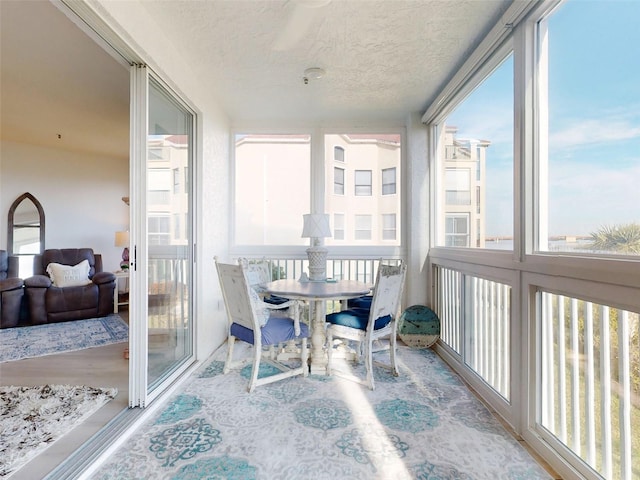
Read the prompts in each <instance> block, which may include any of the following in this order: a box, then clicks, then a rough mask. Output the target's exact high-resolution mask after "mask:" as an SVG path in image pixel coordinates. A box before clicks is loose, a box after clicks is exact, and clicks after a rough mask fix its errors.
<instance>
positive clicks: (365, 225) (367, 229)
mask: <svg viewBox="0 0 640 480" xmlns="http://www.w3.org/2000/svg"><path fill="white" fill-rule="evenodd" d="M354 225H355V230H354V237H355V239H356V240H371V215H356V216H355V217H354Z"/></svg>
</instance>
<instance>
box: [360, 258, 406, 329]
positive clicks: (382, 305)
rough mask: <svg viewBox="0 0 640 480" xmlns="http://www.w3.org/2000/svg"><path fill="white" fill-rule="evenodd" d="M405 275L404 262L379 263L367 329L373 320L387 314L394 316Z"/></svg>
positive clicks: (398, 304) (396, 311)
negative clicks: (395, 263)
mask: <svg viewBox="0 0 640 480" xmlns="http://www.w3.org/2000/svg"><path fill="white" fill-rule="evenodd" d="M406 275H407V266H406V264H404V263H403V264H402V265H380V267H379V268H378V273H377V276H376V283H375V286H374V293H373V299H372V300H371V311H370V313H369V324H368V325H367V329H370V330H372V329H373V327H374V323H375V321H376V320H377V319H378V318H380V317H385V316H387V315H389V316H391V317H392V318H393V319H395V318H396V316H397V314H398V310H399V307H400V299H401V298H402V289H403V287H404V281H405V278H406Z"/></svg>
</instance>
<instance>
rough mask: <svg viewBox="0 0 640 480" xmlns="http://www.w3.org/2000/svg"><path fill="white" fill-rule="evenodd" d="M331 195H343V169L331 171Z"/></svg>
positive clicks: (336, 168)
mask: <svg viewBox="0 0 640 480" xmlns="http://www.w3.org/2000/svg"><path fill="white" fill-rule="evenodd" d="M333 193H334V194H336V195H344V168H338V167H335V168H334V169H333Z"/></svg>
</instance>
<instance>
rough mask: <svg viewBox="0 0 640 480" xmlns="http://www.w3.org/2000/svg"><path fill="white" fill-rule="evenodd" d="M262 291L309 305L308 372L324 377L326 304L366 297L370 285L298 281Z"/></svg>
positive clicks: (275, 284) (272, 284)
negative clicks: (327, 302)
mask: <svg viewBox="0 0 640 480" xmlns="http://www.w3.org/2000/svg"><path fill="white" fill-rule="evenodd" d="M263 288H264V291H265V292H267V293H270V294H272V295H278V296H280V297H285V298H289V299H291V300H303V301H307V302H309V305H310V312H311V314H310V316H311V318H310V319H309V320H310V323H311V325H310V327H311V355H310V365H311V370H310V371H311V373H314V374H320V375H325V374H326V371H327V354H326V351H325V349H324V347H325V342H326V335H325V328H326V327H325V316H326V303H325V302H326V301H328V300H335V301H343V300H349V299H351V298H357V297H362V296H363V295H367V294H368V293H369V292H370V291H371V288H372V286H371V285H369V284H366V283H364V282H360V281H357V280H338V281H331V280H329V281H306V282H305V281H299V280H294V279H283V280H275V281H273V282H268V283H265V284H264V285H263Z"/></svg>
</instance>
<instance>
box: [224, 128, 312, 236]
mask: <svg viewBox="0 0 640 480" xmlns="http://www.w3.org/2000/svg"><path fill="white" fill-rule="evenodd" d="M235 142H236V148H235V209H236V214H235V217H236V218H235V243H236V244H238V245H304V244H305V243H306V239H304V238H301V237H300V234H301V233H302V215H303V214H305V213H309V212H310V196H311V195H310V185H311V179H310V164H311V161H310V159H311V149H310V136H309V135H236V138H235ZM291 179H295V181H291ZM294 200H295V201H294Z"/></svg>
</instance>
